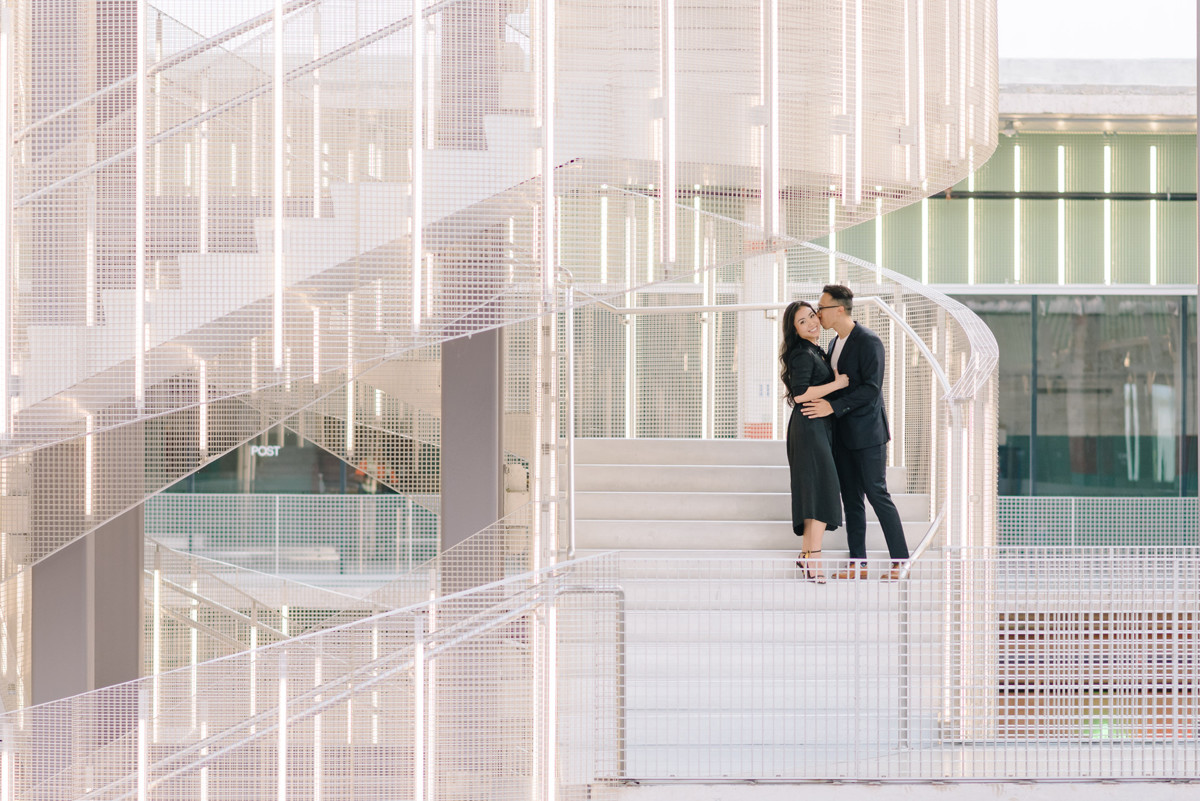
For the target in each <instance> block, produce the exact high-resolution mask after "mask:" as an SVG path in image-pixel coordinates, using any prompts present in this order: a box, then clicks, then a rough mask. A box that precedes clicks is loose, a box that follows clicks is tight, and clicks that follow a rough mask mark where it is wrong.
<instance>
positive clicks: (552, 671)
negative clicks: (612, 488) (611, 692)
mask: <svg viewBox="0 0 1200 801" xmlns="http://www.w3.org/2000/svg"><path fill="white" fill-rule="evenodd" d="M665 2H672V0H665ZM544 644H545V649H546V650H545V654H544V656H543V658H544V659H545V660H546V666H545V681H544V684H543V687H542V693H543V694H544V699H545V701H544V707H543V713H542V714H543V715H544V716H545V720H544V721H543V722H544V724H545V727H546V737H545V742H544V745H543V748H542V751H541V753H542V760H543V763H544V768H543V774H542V775H543V776H544V777H545V782H546V784H545V791H544V798H545V801H555V798H556V797H557V791H558V771H557V770H556V769H555V768H556V765H557V763H558V754H557V750H556V746H557V745H558V671H557V667H558V653H557V651H558V608H557V607H556V606H555V602H554V599H553V598H551V599H550V601H549V602H547V604H546V637H545V643H544Z"/></svg>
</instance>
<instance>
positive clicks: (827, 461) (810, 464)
mask: <svg viewBox="0 0 1200 801" xmlns="http://www.w3.org/2000/svg"><path fill="white" fill-rule="evenodd" d="M788 378H789V379H790V383H791V386H790V387H789V388H788V389H789V390H790V391H791V396H792V397H796V396H798V395H803V394H804V393H805V391H806V390H807V389H808V388H809V387H812V386H820V385H822V384H828V383H829V382H830V381H832V380H833V370H832V369H830V367H829V363H828V362H826V361H825V355H824V354H823V353H821V349H820V348H818V347H817V346H816V345H814V344H812V343H811V342H809V341H807V340H801V341H800V343H799V344H798V345H797V346H796V347H794V348H792V350H791V352H790V353H788ZM787 455H788V467H789V468H790V470H791V474H792V530H793V531H794V532H796V535H797V536H800V535H801V534H803V533H804V521H805V520H821V521H823V522H824V523H825V530H826V531H832V530H833V529H835V528H837V527H838V526H840V525H841V524H842V496H841V490H840V488H839V485H838V477H837V468H836V467H834V464H833V418H832V417H819V418H817V419H809V418H807V417H805V416H804V413H803V412H802V411H801V410H800V406H796V407H795V408H794V409H792V418H791V420H790V421H789V422H788V431H787Z"/></svg>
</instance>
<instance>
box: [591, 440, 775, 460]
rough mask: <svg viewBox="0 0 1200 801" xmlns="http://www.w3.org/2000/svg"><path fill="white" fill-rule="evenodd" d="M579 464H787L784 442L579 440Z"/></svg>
mask: <svg viewBox="0 0 1200 801" xmlns="http://www.w3.org/2000/svg"><path fill="white" fill-rule="evenodd" d="M575 461H576V463H577V464H619V465H624V464H647V465H654V464H700V465H717V464H735V465H738V464H740V465H784V466H786V465H787V451H786V449H785V445H784V443H783V441H782V440H770V439H653V438H644V439H643V438H639V439H615V438H605V439H589V438H580V439H576V440H575Z"/></svg>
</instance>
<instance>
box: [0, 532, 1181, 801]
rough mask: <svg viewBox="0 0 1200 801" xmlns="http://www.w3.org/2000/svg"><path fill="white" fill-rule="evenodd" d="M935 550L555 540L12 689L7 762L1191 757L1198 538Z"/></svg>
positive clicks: (905, 773) (99, 786)
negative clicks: (689, 552) (435, 593)
mask: <svg viewBox="0 0 1200 801" xmlns="http://www.w3.org/2000/svg"><path fill="white" fill-rule="evenodd" d="M928 557H929V558H926V559H923V560H921V561H919V562H918V563H917V565H916V566H915V567H914V569H913V571H912V573H911V574H910V576H909V578H908V580H906V581H905V582H899V583H885V582H840V583H836V584H830V585H823V586H822V585H816V584H813V583H810V582H805V581H803V580H802V579H801V578H800V577H799V575H798V573H797V570H796V568H795V566H794V564H792V562H791V560H790V559H783V558H778V557H774V556H770V555H763V556H758V557H732V558H731V557H729V556H722V557H716V556H709V557H702V556H692V557H686V558H681V557H673V558H663V557H652V556H647V555H645V554H631V553H624V554H610V555H604V556H598V557H589V558H588V559H584V560H579V561H576V562H567V563H562V564H559V565H555V566H553V567H551V568H546V569H544V570H543V571H541V572H535V573H525V574H521V575H518V576H514V577H510V578H507V579H502V580H500V581H497V582H494V583H491V584H486V585H483V586H481V587H477V588H474V589H472V590H469V591H465V592H461V593H456V594H451V595H449V596H444V597H441V598H438V599H436V600H432V601H428V602H422V603H420V604H416V605H412V606H409V607H406V608H404V609H400V610H397V611H394V612H388V613H385V614H383V615H377V616H375V617H372V618H368V619H366V620H362V621H358V622H355V623H351V624H348V625H344V626H341V627H338V628H335V629H329V630H325V631H321V632H319V633H316V634H312V635H306V636H303V637H300V638H294V639H291V640H288V641H287V642H284V643H278V644H275V645H271V646H266V647H260V648H257V649H255V650H253V651H251V652H249V653H245V654H238V655H236V656H233V657H227V658H224V659H219V660H214V661H211V662H207V663H204V664H201V665H198V666H196V667H195V668H185V669H182V670H176V671H173V672H170V673H164V674H162V675H160V676H157V677H150V678H146V679H143V680H140V681H138V682H134V683H132V684H127V685H120V686H117V687H112V688H107V689H105V690H100V691H97V692H95V693H90V694H87V695H83V696H79V697H76V698H72V699H66V700H64V701H59V702H54V703H51V704H45V705H41V706H37V707H32V708H28V709H26V710H23V711H20V712H13V713H8V714H6V715H4V716H3V717H2V718H0V723H2V724H3V726H4V729H5V732H6V736H5V738H4V748H3V759H2V760H0V771H2V772H3V775H2V776H0V778H2V779H3V780H4V781H3V784H4V786H5V787H7V788H11V792H12V793H13V796H12V797H18V798H63V797H78V798H132V797H137V796H138V795H139V787H141V788H144V794H145V797H148V798H165V799H170V798H197V797H200V796H201V795H205V796H207V797H209V798H258V797H264V798H265V797H277V795H278V793H279V792H280V788H281V787H282V788H284V790H285V792H286V794H287V795H288V797H298V798H308V797H314V798H315V797H324V798H351V797H353V798H376V797H378V798H382V797H388V798H395V797H401V798H424V797H427V796H426V794H427V793H428V792H431V791H432V792H436V794H437V795H438V796H439V797H450V798H458V797H463V798H466V797H477V795H478V794H479V793H480V792H485V791H486V794H487V795H488V796H489V797H496V798H510V797H511V798H514V799H515V798H527V797H529V795H530V794H541V793H542V792H543V791H545V792H553V793H554V794H556V795H562V796H564V797H568V798H574V797H585V796H587V794H588V793H591V796H592V797H594V796H595V795H596V794H601V795H602V794H604V792H605V788H606V787H609V786H611V785H610V782H613V781H629V780H655V779H667V778H673V779H691V780H709V781H712V780H729V779H760V780H788V779H792V780H803V779H809V780H811V779H832V780H871V781H877V780H908V781H913V780H985V779H986V780H1005V779H1013V778H1020V779H1024V780H1030V779H1047V780H1050V779H1053V780H1062V779H1105V778H1107V779H1121V778H1129V779H1142V780H1144V779H1147V778H1164V779H1165V778H1181V777H1186V776H1190V775H1194V771H1195V769H1196V766H1197V759H1198V757H1200V752H1198V750H1197V739H1196V733H1195V731H1194V727H1193V722H1194V719H1195V717H1196V710H1195V708H1194V705H1195V702H1194V695H1195V693H1194V692H1193V690H1194V687H1193V684H1194V682H1195V678H1196V668H1195V665H1194V653H1193V652H1194V648H1193V647H1192V633H1191V632H1192V629H1193V627H1194V622H1195V621H1194V618H1195V616H1196V614H1197V613H1198V610H1197V609H1196V608H1195V602H1194V601H1193V600H1189V599H1194V598H1195V590H1196V584H1197V582H1198V581H1200V569H1198V565H1197V563H1196V560H1195V558H1194V555H1192V554H1190V553H1189V552H1188V551H1186V550H1180V549H1173V548H1161V549H1135V548H1121V549H1118V548H1111V549H1110V548H1106V549H1090V550H1080V549H1071V550H1062V549H1054V548H1042V549H1039V548H967V549H955V548H947V549H944V550H939V551H938V552H936V554H935V553H930V554H928ZM876 567H878V565H873V568H876ZM971 574H976V575H974V576H972V575H971ZM984 576H986V577H987V579H988V581H989V582H990V583H991V590H992V595H991V598H990V601H991V606H990V609H989V611H988V614H987V615H986V616H985V617H981V618H978V619H977V620H975V621H974V625H975V626H976V632H977V633H978V634H980V635H986V636H987V637H988V639H989V641H990V643H991V645H990V646H989V647H990V654H991V658H992V659H993V660H994V666H995V667H994V669H992V670H990V671H987V672H975V671H973V670H972V669H971V664H970V660H969V659H968V658H967V656H968V655H966V654H964V652H963V651H961V650H959V649H957V648H955V647H954V645H953V642H952V639H953V638H952V637H950V635H949V634H948V632H949V631H950V629H951V628H952V621H953V620H955V619H956V618H957V617H958V616H959V615H960V614H961V613H962V607H961V605H960V603H959V602H958V601H955V602H953V603H952V604H951V605H949V606H947V605H946V604H945V603H944V597H945V587H946V586H947V585H949V586H952V587H954V586H960V585H962V584H964V583H968V582H971V581H979V580H981V579H982V578H983V577H984ZM733 645H736V647H731V646H733ZM964 697H966V698H969V699H970V701H971V703H967V704H964V703H962V701H963V698H964ZM64 720H70V721H71V722H72V725H71V726H62V725H59V724H60V723H61V721H64ZM539 755H540V756H541V757H542V759H537V758H535V757H536V756H539ZM547 783H550V784H549V785H548V784H547ZM551 788H552V789H551Z"/></svg>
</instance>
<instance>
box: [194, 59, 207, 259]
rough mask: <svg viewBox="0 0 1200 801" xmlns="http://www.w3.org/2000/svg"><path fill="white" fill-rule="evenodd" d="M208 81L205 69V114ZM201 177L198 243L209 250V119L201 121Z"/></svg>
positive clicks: (202, 249) (202, 104)
mask: <svg viewBox="0 0 1200 801" xmlns="http://www.w3.org/2000/svg"><path fill="white" fill-rule="evenodd" d="M208 81H209V71H208V70H204V73H203V75H201V77H200V112H201V113H202V114H203V113H205V112H207V111H208ZM199 135H200V158H199V161H200V179H199V181H198V182H197V183H198V184H199V187H198V189H199V211H200V221H199V223H200V224H199V229H200V236H199V241H198V242H197V243H196V244H197V252H199V253H207V252H208V120H207V119H205V120H204V121H203V122H201V123H200V130H199Z"/></svg>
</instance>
